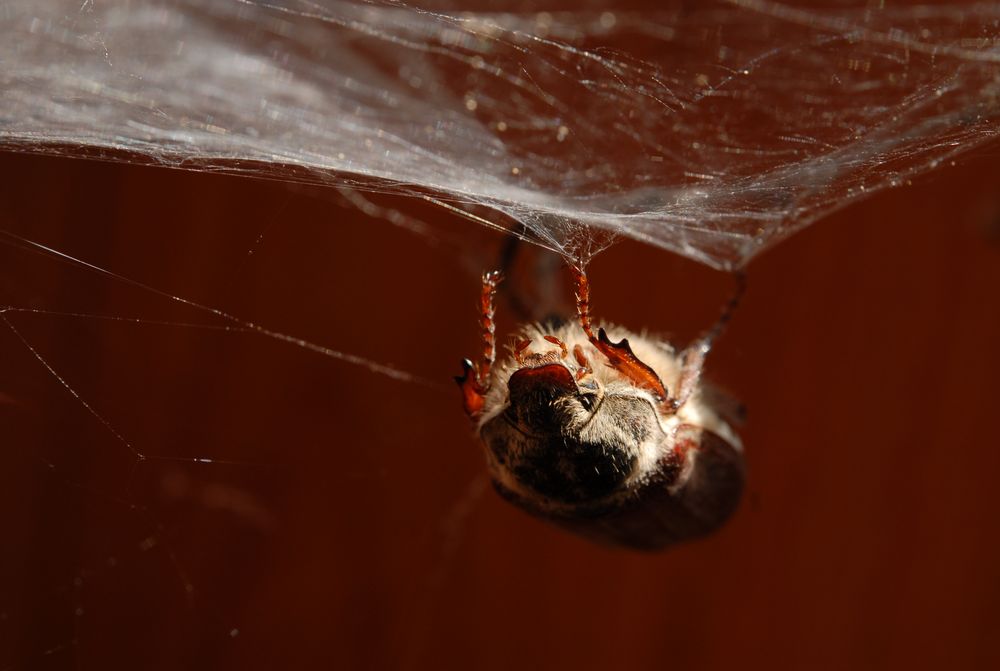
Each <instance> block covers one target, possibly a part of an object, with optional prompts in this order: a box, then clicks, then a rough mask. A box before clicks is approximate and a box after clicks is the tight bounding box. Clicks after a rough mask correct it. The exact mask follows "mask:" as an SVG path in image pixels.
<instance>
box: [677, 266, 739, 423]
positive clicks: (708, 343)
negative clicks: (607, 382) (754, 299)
mask: <svg viewBox="0 0 1000 671" xmlns="http://www.w3.org/2000/svg"><path fill="white" fill-rule="evenodd" d="M735 276H736V291H735V292H734V293H733V295H732V297H731V298H730V299H729V302H727V303H726V306H725V307H724V308H723V309H722V314H721V315H719V319H718V321H716V322H715V324H714V325H713V326H712V328H711V329H709V331H708V333H706V334H705V335H704V336H702V337H701V338H700V339H698V340H697V341H695V342H694V343H692V344H691V345H690V346H689V347H688V348H687V349H686V350H685V351H684V364H683V367H682V368H681V377H680V382H679V384H678V390H677V397H676V398H673V399H671V400H670V405H671V407H672V408H673V410H674V412H676V411H677V410H679V409H680V407H681V406H683V405H684V404H685V403H687V400H688V399H689V398H691V394H693V393H694V390H695V389H696V388H697V387H698V381H699V380H700V379H701V371H702V369H703V368H704V367H705V357H706V356H708V353H709V352H710V351H711V349H712V345H713V344H714V343H715V339H716V338H718V337H719V334H721V333H722V331H723V330H724V329H725V327H726V324H728V323H729V320H730V319H732V318H733V313H735V312H736V308H737V307H738V306H739V304H740V299H741V298H743V293H744V292H745V291H746V288H747V278H746V274H745V273H744V272H743V271H739V272H737V273H736V274H735Z"/></svg>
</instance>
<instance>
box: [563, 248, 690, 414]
mask: <svg viewBox="0 0 1000 671" xmlns="http://www.w3.org/2000/svg"><path fill="white" fill-rule="evenodd" d="M573 277H574V279H575V280H576V312H577V315H578V317H579V319H580V326H581V327H583V332H584V333H585V334H586V335H587V338H588V339H589V340H590V343H591V344H592V345H593V346H594V347H596V348H597V349H598V351H600V352H601V354H603V355H604V356H605V357H607V359H608V364H609V365H610V366H611V367H612V368H614V369H615V370H617V371H618V372H619V373H621V374H622V375H624V376H625V377H627V378H628V379H629V380H630V381H631V382H632V384H634V385H635V386H637V387H642V388H643V389H646V390H648V391H650V392H652V393H653V394H654V395H655V396H656V398H657V400H659V401H660V402H663V403H666V402H667V401H668V400H669V398H670V394H668V393H667V388H666V387H665V386H664V385H663V381H662V380H660V376H659V375H657V374H656V371H654V370H653V369H652V368H650V367H649V366H647V365H646V364H645V363H643V362H642V361H640V360H639V357H637V356H636V355H635V354H634V353H633V352H632V348H631V347H630V346H629V344H628V340H626V339H622V341H621V342H617V343H614V342H611V340H610V338H608V334H607V333H605V332H604V329H598V330H597V335H596V336H595V335H594V331H593V327H592V326H591V321H590V283H589V282H588V281H587V275H586V273H584V272H583V270H581V269H580V268H576V267H574V268H573Z"/></svg>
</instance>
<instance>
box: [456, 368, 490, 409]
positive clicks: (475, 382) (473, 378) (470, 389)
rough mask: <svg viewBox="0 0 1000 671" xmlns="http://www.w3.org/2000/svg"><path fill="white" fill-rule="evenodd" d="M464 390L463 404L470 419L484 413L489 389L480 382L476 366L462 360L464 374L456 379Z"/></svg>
mask: <svg viewBox="0 0 1000 671" xmlns="http://www.w3.org/2000/svg"><path fill="white" fill-rule="evenodd" d="M455 382H457V383H458V386H459V388H460V389H461V390H462V404H463V405H464V406H465V412H466V414H468V415H469V417H476V416H478V415H479V413H480V412H482V409H483V404H484V403H485V402H486V392H487V389H486V388H485V387H484V386H483V384H482V382H480V380H479V371H478V370H476V366H475V364H473V363H472V362H471V361H469V360H468V359H463V360H462V374H461V375H459V376H456V377H455Z"/></svg>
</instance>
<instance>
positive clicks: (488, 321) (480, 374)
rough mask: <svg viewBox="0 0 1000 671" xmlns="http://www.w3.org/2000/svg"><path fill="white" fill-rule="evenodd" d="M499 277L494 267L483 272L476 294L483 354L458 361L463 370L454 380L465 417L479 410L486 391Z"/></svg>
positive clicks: (493, 356)
mask: <svg viewBox="0 0 1000 671" xmlns="http://www.w3.org/2000/svg"><path fill="white" fill-rule="evenodd" d="M501 280H503V275H502V274H501V273H500V272H498V271H495V270H494V271H492V272H487V273H483V288H482V292H481V293H480V295H479V325H480V327H481V328H482V336H483V356H482V359H481V360H480V361H479V363H477V364H473V363H472V362H471V361H469V360H468V359H466V360H465V361H463V362H462V366H463V372H462V375H461V376H460V377H456V378H455V382H457V383H458V386H459V387H460V388H461V389H462V397H463V398H462V400H463V404H464V406H465V412H466V413H467V414H468V415H469V417H476V416H478V415H479V413H480V412H482V409H483V403H484V402H485V400H486V392H488V391H489V388H490V387H489V378H490V369H491V368H492V367H493V362H494V361H495V360H496V355H497V347H496V323H495V322H494V321H493V316H494V314H495V312H496V307H495V305H494V298H495V297H496V293H497V285H498V284H500V282H501Z"/></svg>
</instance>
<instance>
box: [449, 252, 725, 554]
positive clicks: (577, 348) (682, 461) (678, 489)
mask: <svg viewBox="0 0 1000 671" xmlns="http://www.w3.org/2000/svg"><path fill="white" fill-rule="evenodd" d="M574 276H575V280H576V307H577V315H576V320H575V321H572V320H571V321H550V322H548V323H543V324H537V325H529V326H525V327H523V328H522V329H521V330H520V333H519V335H518V337H517V339H516V341H515V343H514V345H513V347H512V351H511V354H510V357H509V358H508V359H507V360H506V361H504V362H502V363H500V364H499V365H497V364H496V361H495V359H496V337H495V322H494V298H495V294H496V288H497V285H498V283H499V282H500V281H501V275H500V273H497V272H492V273H487V274H485V275H484V276H483V286H482V294H481V297H480V306H479V307H480V314H481V325H482V333H483V343H484V351H483V356H482V359H481V360H480V361H479V362H478V363H472V362H471V361H469V360H466V361H465V362H464V368H465V371H464V374H463V375H462V376H461V377H458V378H456V381H457V382H458V383H459V385H460V387H461V389H462V392H463V400H464V405H465V410H466V412H467V413H468V415H469V416H470V418H471V419H472V420H473V421H474V423H475V426H476V430H477V433H478V435H479V438H480V439H481V440H482V443H483V445H484V447H485V453H486V460H487V463H488V466H489V469H490V473H491V475H492V478H493V483H494V486H495V487H496V489H497V491H498V492H499V493H500V494H501V496H503V497H504V498H506V499H507V500H509V501H511V502H512V503H514V504H516V505H517V506H519V507H521V508H523V509H524V510H526V511H528V512H529V513H531V514H533V515H536V516H538V517H541V518H543V519H546V520H549V521H551V522H553V523H555V524H557V525H558V526H561V527H563V528H566V529H569V530H570V531H573V532H575V533H578V534H581V535H583V536H586V537H589V538H591V539H593V540H595V541H598V542H601V543H605V544H611V545H618V546H624V547H629V548H634V549H642V550H656V549H661V548H663V547H666V546H668V545H671V544H673V543H676V542H678V541H682V540H686V539H690V538H696V537H699V536H703V535H705V534H708V533H710V532H712V531H714V530H715V529H717V528H718V527H720V526H721V525H722V524H723V523H724V522H725V521H726V520H727V519H728V518H729V516H730V515H731V514H732V513H733V511H734V510H735V509H736V506H737V505H738V503H739V500H740V495H741V493H742V490H743V481H744V461H743V449H742V445H741V443H740V440H739V438H738V436H737V435H736V433H735V432H734V430H733V428H732V427H731V426H730V423H728V422H727V420H726V419H725V418H724V416H723V415H724V412H723V410H722V408H723V406H724V403H720V402H719V401H718V399H720V398H721V396H720V395H719V394H718V393H716V392H714V391H713V390H712V389H711V387H709V386H708V385H706V384H704V383H703V381H702V379H701V371H702V367H703V364H704V360H705V355H706V354H707V353H708V351H709V349H710V348H711V344H712V341H713V340H714V338H715V337H716V336H717V335H718V334H719V333H720V332H721V330H722V327H723V326H724V325H725V323H726V322H727V321H728V319H729V317H730V316H731V314H732V312H733V310H734V308H735V306H736V304H737V302H738V300H739V296H740V294H741V293H742V289H743V286H744V282H743V276H742V275H739V276H738V279H739V282H740V290H739V292H737V295H736V296H734V298H733V299H732V300H731V301H730V303H729V305H728V306H727V308H726V310H725V312H724V313H723V316H722V318H721V319H720V320H719V323H718V324H717V325H716V327H715V328H714V329H713V330H712V331H711V332H710V333H709V334H708V335H706V336H705V337H704V338H702V339H701V340H699V341H697V342H695V343H694V344H693V345H692V346H690V347H688V348H687V349H685V350H683V351H680V352H677V351H675V350H674V348H673V347H672V346H670V345H669V344H667V343H664V342H660V341H658V340H655V339H653V338H650V337H648V336H645V335H638V334H635V333H632V332H629V331H627V330H625V329H622V328H617V327H611V326H609V327H608V329H607V330H605V329H604V328H600V329H598V330H597V332H596V334H595V332H594V330H593V327H592V324H591V316H590V287H589V283H588V280H587V276H586V274H585V273H584V272H583V270H582V268H574ZM609 332H610V335H609ZM616 339H617V342H616V341H615V340H616ZM670 390H673V393H671V391H670Z"/></svg>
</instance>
